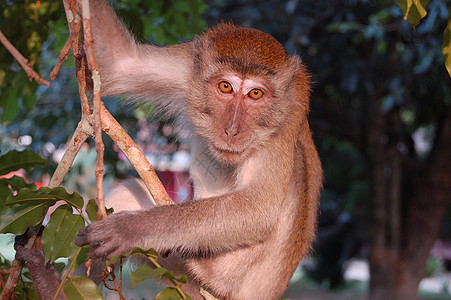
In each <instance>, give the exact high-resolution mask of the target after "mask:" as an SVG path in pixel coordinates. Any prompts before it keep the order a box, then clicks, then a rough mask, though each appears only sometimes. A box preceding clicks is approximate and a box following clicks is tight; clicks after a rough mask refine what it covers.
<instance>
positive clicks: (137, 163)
mask: <svg viewBox="0 0 451 300" xmlns="http://www.w3.org/2000/svg"><path fill="white" fill-rule="evenodd" d="M101 109H102V114H101V116H102V126H103V131H105V133H106V134H108V136H109V137H110V138H111V139H112V140H113V141H114V142H115V143H116V145H118V147H119V148H120V149H121V150H122V152H124V154H125V156H126V157H127V158H128V160H129V161H130V163H131V164H132V165H133V167H134V168H135V169H136V171H137V172H138V174H139V176H141V178H142V180H143V181H144V183H145V184H146V186H147V188H148V189H149V192H150V194H151V195H152V197H153V199H154V200H155V202H156V203H157V204H158V205H167V204H173V202H172V200H171V198H169V195H168V194H167V192H166V190H165V188H164V186H163V184H162V183H161V181H160V179H159V178H158V176H157V174H156V173H155V171H154V169H153V167H152V165H151V164H150V163H149V161H148V160H147V158H146V157H145V156H144V154H143V153H142V152H141V150H139V148H138V146H137V145H136V144H135V142H134V141H133V140H132V139H131V137H130V136H129V135H128V134H127V132H125V130H124V129H123V128H122V127H121V125H120V124H119V123H118V122H117V121H116V120H115V119H114V117H113V116H112V115H111V114H110V112H109V111H108V110H107V109H106V108H105V106H104V105H103V104H102V108H101Z"/></svg>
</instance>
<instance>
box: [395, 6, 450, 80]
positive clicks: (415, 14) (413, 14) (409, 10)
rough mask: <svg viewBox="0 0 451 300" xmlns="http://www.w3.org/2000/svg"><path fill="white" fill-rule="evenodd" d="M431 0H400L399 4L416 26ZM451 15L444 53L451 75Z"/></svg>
mask: <svg viewBox="0 0 451 300" xmlns="http://www.w3.org/2000/svg"><path fill="white" fill-rule="evenodd" d="M429 2H431V0H420V1H414V0H400V1H399V6H400V7H401V9H402V11H403V13H404V15H403V17H404V19H405V20H407V21H409V22H410V24H412V26H413V27H414V28H416V26H417V25H418V24H420V21H421V19H423V18H424V17H425V16H426V15H427V11H426V6H427V5H428V4H429ZM450 36H451V17H449V19H448V26H446V28H445V31H444V34H443V46H442V53H443V57H444V59H445V66H446V69H447V70H448V73H449V75H450V76H451V38H450Z"/></svg>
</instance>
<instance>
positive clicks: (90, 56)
mask: <svg viewBox="0 0 451 300" xmlns="http://www.w3.org/2000/svg"><path fill="white" fill-rule="evenodd" d="M81 8H82V15H83V32H84V49H85V53H86V59H87V62H88V68H89V70H90V71H91V74H92V80H93V88H92V89H93V98H94V99H93V102H94V104H93V121H94V122H93V124H94V139H95V143H96V152H97V162H96V170H95V174H96V185H97V205H98V207H99V209H98V211H97V219H99V220H102V219H105V218H106V208H105V194H104V191H103V175H104V172H105V169H104V167H103V155H104V151H105V145H104V144H103V140H102V124H101V123H102V120H101V110H100V104H101V103H102V100H101V99H100V76H99V67H98V66H97V63H96V61H95V58H94V49H93V48H92V43H93V42H94V39H93V37H92V31H91V13H90V11H89V0H81Z"/></svg>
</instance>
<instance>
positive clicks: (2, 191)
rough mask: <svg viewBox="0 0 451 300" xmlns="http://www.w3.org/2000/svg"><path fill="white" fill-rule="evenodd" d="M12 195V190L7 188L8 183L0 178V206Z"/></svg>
mask: <svg viewBox="0 0 451 300" xmlns="http://www.w3.org/2000/svg"><path fill="white" fill-rule="evenodd" d="M12 196H13V191H12V190H11V189H10V188H9V186H8V184H7V183H5V182H3V181H2V180H0V208H1V207H3V205H4V202H5V201H6V199H7V198H9V197H12ZM1 210H2V209H0V211H1Z"/></svg>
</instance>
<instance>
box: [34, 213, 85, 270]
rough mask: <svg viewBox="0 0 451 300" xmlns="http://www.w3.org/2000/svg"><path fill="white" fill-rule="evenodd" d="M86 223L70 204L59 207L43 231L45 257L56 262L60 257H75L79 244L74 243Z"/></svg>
mask: <svg viewBox="0 0 451 300" xmlns="http://www.w3.org/2000/svg"><path fill="white" fill-rule="evenodd" d="M84 225H85V222H84V219H83V217H82V216H80V215H74V214H73V213H72V208H71V207H70V206H69V205H62V206H60V207H58V208H57V209H56V210H55V211H54V212H53V213H52V215H51V216H50V221H49V222H48V224H47V225H46V226H45V228H44V232H43V233H42V249H43V250H44V253H45V259H46V261H47V260H50V261H51V262H54V261H55V259H57V258H60V257H68V258H69V260H71V259H73V258H74V256H75V253H76V252H77V250H78V246H76V245H75V244H74V243H73V240H74V239H75V237H76V236H77V232H78V230H80V228H82V227H83V226H84Z"/></svg>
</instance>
